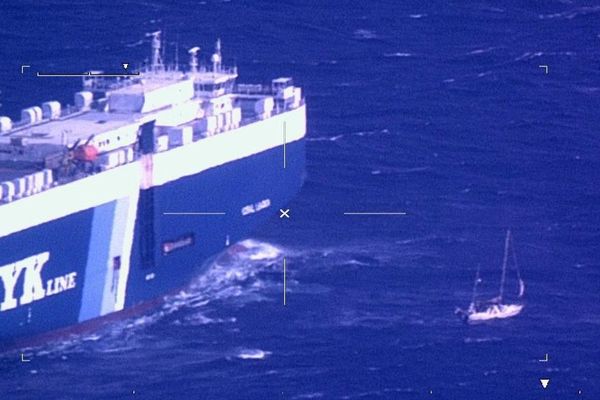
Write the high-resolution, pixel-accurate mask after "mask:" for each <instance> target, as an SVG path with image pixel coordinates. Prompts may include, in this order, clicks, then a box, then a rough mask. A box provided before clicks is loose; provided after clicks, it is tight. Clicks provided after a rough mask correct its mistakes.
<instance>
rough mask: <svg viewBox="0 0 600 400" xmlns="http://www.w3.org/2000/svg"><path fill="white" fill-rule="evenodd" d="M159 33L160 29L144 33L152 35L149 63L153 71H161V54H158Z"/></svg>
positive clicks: (159, 47) (159, 44)
mask: <svg viewBox="0 0 600 400" xmlns="http://www.w3.org/2000/svg"><path fill="white" fill-rule="evenodd" d="M160 34H161V31H156V32H151V33H148V34H146V36H151V37H152V58H151V60H152V61H151V64H150V70H151V71H153V72H157V71H162V69H163V61H162V56H161V54H160V49H161V42H160Z"/></svg>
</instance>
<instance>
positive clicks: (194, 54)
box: [188, 46, 200, 73]
mask: <svg viewBox="0 0 600 400" xmlns="http://www.w3.org/2000/svg"><path fill="white" fill-rule="evenodd" d="M199 51H200V47H198V46H196V47H192V48H191V49H189V50H188V53H189V54H190V72H191V73H196V72H198V52H199Z"/></svg>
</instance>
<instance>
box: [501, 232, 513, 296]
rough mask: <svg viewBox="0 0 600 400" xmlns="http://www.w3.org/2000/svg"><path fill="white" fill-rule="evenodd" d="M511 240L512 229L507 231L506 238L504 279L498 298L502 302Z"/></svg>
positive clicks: (503, 266)
mask: <svg viewBox="0 0 600 400" xmlns="http://www.w3.org/2000/svg"><path fill="white" fill-rule="evenodd" d="M509 241H510V229H509V230H508V231H506V239H504V259H503V260H502V279H500V295H499V296H498V299H499V301H500V302H502V297H503V296H504V282H505V281H506V264H507V262H508V243H509Z"/></svg>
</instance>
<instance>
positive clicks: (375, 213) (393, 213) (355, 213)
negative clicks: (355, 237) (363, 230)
mask: <svg viewBox="0 0 600 400" xmlns="http://www.w3.org/2000/svg"><path fill="white" fill-rule="evenodd" d="M344 215H406V213H405V212H403V211H392V212H370V211H367V212H345V213H344Z"/></svg>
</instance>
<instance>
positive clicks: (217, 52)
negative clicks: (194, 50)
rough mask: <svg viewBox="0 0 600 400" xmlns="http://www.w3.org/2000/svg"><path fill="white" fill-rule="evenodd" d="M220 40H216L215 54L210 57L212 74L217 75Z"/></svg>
mask: <svg viewBox="0 0 600 400" xmlns="http://www.w3.org/2000/svg"><path fill="white" fill-rule="evenodd" d="M221 60H222V57H221V39H217V43H216V45H215V52H214V54H213V55H212V58H211V61H212V64H213V73H217V72H220V71H221Z"/></svg>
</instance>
